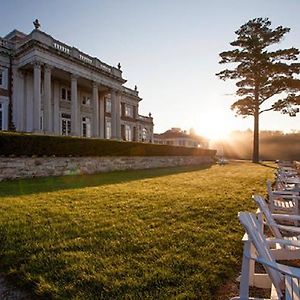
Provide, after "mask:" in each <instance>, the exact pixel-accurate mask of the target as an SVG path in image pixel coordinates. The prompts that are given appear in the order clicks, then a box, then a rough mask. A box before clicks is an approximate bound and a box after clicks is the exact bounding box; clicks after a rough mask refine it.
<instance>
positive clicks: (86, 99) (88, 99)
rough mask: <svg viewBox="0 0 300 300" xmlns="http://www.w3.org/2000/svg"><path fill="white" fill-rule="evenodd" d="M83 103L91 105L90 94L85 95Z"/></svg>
mask: <svg viewBox="0 0 300 300" xmlns="http://www.w3.org/2000/svg"><path fill="white" fill-rule="evenodd" d="M81 103H82V105H86V106H90V105H91V98H90V97H89V96H83V97H82V101H81Z"/></svg>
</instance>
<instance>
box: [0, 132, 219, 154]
mask: <svg viewBox="0 0 300 300" xmlns="http://www.w3.org/2000/svg"><path fill="white" fill-rule="evenodd" d="M0 155H2V156H3V155H4V156H54V155H55V156H189V155H192V156H210V157H214V156H215V155H216V151H215V150H210V149H200V148H186V147H177V146H169V145H156V144H146V143H137V142H120V141H113V140H103V139H94V138H78V137H65V136H49V135H36V134H25V133H11V132H0Z"/></svg>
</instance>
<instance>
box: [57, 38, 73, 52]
mask: <svg viewBox="0 0 300 300" xmlns="http://www.w3.org/2000/svg"><path fill="white" fill-rule="evenodd" d="M53 47H54V48H55V49H57V50H59V51H61V52H64V53H66V54H70V52H71V50H70V48H69V47H68V46H67V45H65V44H63V43H61V42H58V41H54V42H53Z"/></svg>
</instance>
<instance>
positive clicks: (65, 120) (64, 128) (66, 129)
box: [61, 113, 71, 135]
mask: <svg viewBox="0 0 300 300" xmlns="http://www.w3.org/2000/svg"><path fill="white" fill-rule="evenodd" d="M61 135H71V115H69V114H64V113H62V114H61Z"/></svg>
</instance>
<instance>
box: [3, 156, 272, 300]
mask: <svg viewBox="0 0 300 300" xmlns="http://www.w3.org/2000/svg"><path fill="white" fill-rule="evenodd" d="M272 173H273V169H272V168H270V167H267V166H264V165H255V164H251V163H246V162H244V163H243V162H240V163H230V164H229V165H226V166H224V167H222V166H212V167H204V168H198V169H195V168H175V169H157V170H144V171H126V172H114V173H109V174H100V175H93V176H72V177H60V178H45V179H34V180H21V181H16V182H3V183H0V196H1V199H0V245H1V247H0V268H1V270H2V271H3V272H4V273H5V274H7V275H8V276H9V277H11V278H14V279H16V278H17V279H18V282H20V283H23V284H26V286H27V287H29V288H30V289H31V291H32V293H33V296H34V295H40V296H41V297H43V298H53V299H206V300H207V299H214V295H215V293H216V290H217V288H218V287H219V286H220V285H222V284H223V283H225V282H226V280H229V279H232V278H233V277H234V276H236V274H237V273H238V272H239V269H240V263H241V262H240V260H241V253H242V243H241V237H242V233H243V232H242V229H241V227H240V225H239V223H238V221H237V212H238V211H240V210H247V209H254V204H253V203H252V201H251V199H250V197H251V195H252V194H253V193H254V192H256V193H263V194H265V182H266V179H267V178H272ZM15 282H16V280H15ZM224 299H225V298H224Z"/></svg>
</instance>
